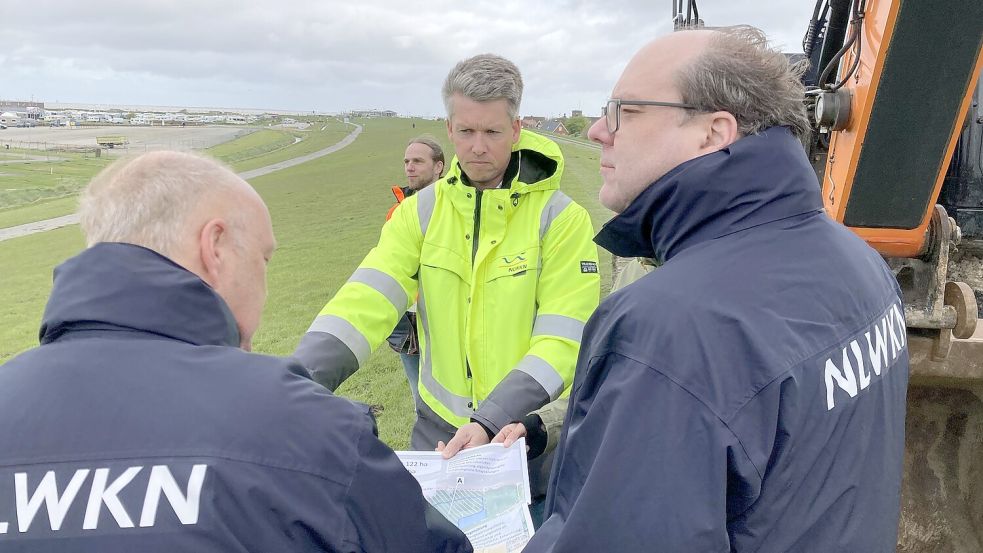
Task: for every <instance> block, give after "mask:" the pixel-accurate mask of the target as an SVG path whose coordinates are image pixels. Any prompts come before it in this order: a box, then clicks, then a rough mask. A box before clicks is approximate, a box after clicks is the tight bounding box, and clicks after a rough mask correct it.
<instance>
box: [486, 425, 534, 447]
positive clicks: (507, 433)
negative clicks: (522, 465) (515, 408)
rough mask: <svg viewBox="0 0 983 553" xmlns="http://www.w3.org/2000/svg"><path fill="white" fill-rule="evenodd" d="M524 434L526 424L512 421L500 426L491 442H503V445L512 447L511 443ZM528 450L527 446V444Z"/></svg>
mask: <svg viewBox="0 0 983 553" xmlns="http://www.w3.org/2000/svg"><path fill="white" fill-rule="evenodd" d="M525 435H526V426H525V425H524V424H522V423H521V422H513V423H512V424H506V425H505V426H504V427H502V431H501V432H499V433H498V435H497V436H495V438H493V439H492V443H504V444H505V447H512V444H514V443H515V442H516V440H518V439H519V438H522V437H523V436H525ZM526 449H527V450H528V449H529V447H528V446H527V447H526Z"/></svg>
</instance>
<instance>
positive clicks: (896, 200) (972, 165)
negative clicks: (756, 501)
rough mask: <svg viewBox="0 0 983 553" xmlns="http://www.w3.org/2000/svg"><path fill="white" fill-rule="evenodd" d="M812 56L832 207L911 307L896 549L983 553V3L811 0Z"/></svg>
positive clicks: (812, 94)
mask: <svg viewBox="0 0 983 553" xmlns="http://www.w3.org/2000/svg"><path fill="white" fill-rule="evenodd" d="M804 15H805V14H804ZM803 19H805V17H804V18H803ZM673 20H674V23H675V27H676V29H687V28H701V27H704V25H703V21H702V20H701V19H700V15H699V11H698V8H697V7H696V2H695V0H689V2H688V3H687V5H686V6H685V10H684V6H683V2H682V0H673ZM803 51H804V53H803V54H802V55H800V56H798V57H801V58H804V61H803V63H808V65H809V69H808V70H807V72H806V74H805V76H804V77H803V80H804V84H805V85H806V97H805V98H804V101H805V102H806V106H807V107H808V109H809V111H810V114H811V115H812V116H813V120H814V122H815V128H814V133H813V136H812V138H811V139H810V140H809V141H808V142H807V143H806V144H804V146H805V147H806V150H807V152H808V154H809V156H810V158H811V160H812V162H813V165H814V167H815V168H816V173H817V175H818V176H819V181H820V183H822V194H823V199H824V203H825V207H826V210H827V212H828V214H829V215H830V217H832V218H834V219H836V220H837V221H839V222H841V223H843V224H844V225H846V226H847V227H849V228H850V229H852V230H853V231H854V232H856V233H857V234H858V235H859V236H861V237H862V238H863V239H864V240H866V241H867V243H868V244H870V245H871V246H872V247H873V248H875V249H876V250H877V251H879V252H880V253H881V254H882V255H883V256H884V258H885V259H886V260H887V262H888V264H889V265H890V266H891V267H892V269H893V270H894V272H895V275H896V276H897V278H898V282H899V284H900V285H901V289H902V292H903V295H904V300H905V318H906V321H907V326H908V338H909V340H908V345H909V353H910V357H911V379H910V385H909V390H908V414H907V421H906V443H905V459H904V468H905V475H904V482H903V485H902V515H901V523H900V528H899V536H898V551H902V552H905V553H916V552H917V553H921V552H933V553H939V552H944V553H949V552H952V553H963V552H966V553H968V552H973V553H979V552H981V551H983V323H981V322H980V321H979V319H980V318H981V317H983V313H981V307H983V86H981V78H980V72H981V68H983V1H981V0H944V1H929V0H818V1H817V2H816V5H815V9H814V11H813V14H812V18H811V20H810V21H809V24H808V26H807V30H806V33H805V38H804V40H803ZM793 56H794V55H793ZM803 293H809V291H808V290H804V291H803Z"/></svg>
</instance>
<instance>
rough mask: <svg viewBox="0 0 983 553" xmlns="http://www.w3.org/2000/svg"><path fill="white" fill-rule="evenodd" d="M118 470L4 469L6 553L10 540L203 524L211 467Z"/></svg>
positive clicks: (0, 492) (0, 496) (0, 521)
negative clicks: (204, 502)
mask: <svg viewBox="0 0 983 553" xmlns="http://www.w3.org/2000/svg"><path fill="white" fill-rule="evenodd" d="M114 464H115V465H117V466H115V467H112V468H110V467H107V466H105V463H103V464H99V463H95V464H93V465H92V466H90V467H84V468H76V467H73V466H69V465H68V464H64V463H58V464H52V465H51V466H38V468H37V469H36V470H30V471H24V470H23V468H21V469H19V470H9V469H8V470H3V469H0V549H2V544H3V542H4V538H5V537H6V538H7V539H11V538H13V537H15V536H22V537H26V538H30V537H31V535H40V534H49V533H52V532H54V533H59V534H72V535H80V534H84V533H87V532H94V531H98V530H101V532H99V533H106V532H107V531H109V532H112V531H117V532H121V531H129V532H133V531H135V530H131V529H134V528H153V527H156V526H160V527H161V529H164V530H166V528H167V527H172V528H174V527H179V526H181V525H185V526H187V525H195V524H198V520H199V515H200V513H201V497H202V488H203V486H204V485H205V479H206V477H207V476H208V465H206V464H193V465H190V463H187V464H183V466H168V465H164V464H155V465H133V466H118V465H119V464H118V462H117V463H114ZM188 465H190V466H188ZM136 531H138V530H136Z"/></svg>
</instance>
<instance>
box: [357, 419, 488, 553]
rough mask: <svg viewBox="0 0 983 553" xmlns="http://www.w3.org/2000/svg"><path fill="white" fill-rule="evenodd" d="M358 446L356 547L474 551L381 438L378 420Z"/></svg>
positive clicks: (410, 552) (452, 552) (455, 552)
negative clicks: (376, 425) (428, 500)
mask: <svg viewBox="0 0 983 553" xmlns="http://www.w3.org/2000/svg"><path fill="white" fill-rule="evenodd" d="M367 426H368V425H367ZM358 449H359V463H358V465H357V467H356V468H355V475H354V477H353V479H352V484H351V487H350V489H349V491H348V498H347V510H348V516H349V518H350V520H351V522H352V524H353V526H354V527H355V532H356V534H357V536H358V543H357V544H352V545H353V546H355V551H365V552H376V551H379V552H385V551H405V552H407V553H415V552H420V553H423V552H428V553H429V552H440V553H471V552H472V548H471V544H470V542H468V539H467V537H465V535H464V533H463V532H461V531H460V530H459V529H458V528H457V527H456V526H454V525H453V524H451V523H450V522H448V521H447V519H446V518H444V516H443V515H441V514H440V513H439V512H437V510H436V509H434V508H433V507H431V506H430V504H429V503H427V500H426V499H425V498H424V497H423V492H422V491H421V490H420V485H419V484H418V483H417V481H416V480H415V479H414V478H413V476H411V475H410V473H409V472H407V471H406V469H405V468H404V467H403V464H402V463H401V462H400V461H399V458H398V457H396V454H395V453H393V451H392V450H391V449H389V447H388V446H386V445H385V444H384V443H382V441H380V440H379V438H377V437H376V434H375V428H374V425H371V429H369V428H367V429H366V430H365V431H364V432H363V433H362V435H361V436H360V438H359V446H358Z"/></svg>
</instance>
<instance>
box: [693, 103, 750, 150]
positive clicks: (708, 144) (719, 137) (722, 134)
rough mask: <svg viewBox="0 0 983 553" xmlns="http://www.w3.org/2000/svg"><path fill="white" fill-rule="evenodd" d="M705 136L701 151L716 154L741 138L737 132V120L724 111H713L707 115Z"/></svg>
mask: <svg viewBox="0 0 983 553" xmlns="http://www.w3.org/2000/svg"><path fill="white" fill-rule="evenodd" d="M708 117H709V118H710V120H709V122H708V123H707V126H706V127H705V128H706V136H705V137H704V141H703V145H702V149H703V150H704V151H706V152H716V151H718V150H723V149H724V148H726V147H728V146H730V145H731V144H733V143H734V142H737V140H738V139H739V138H740V137H741V135H740V132H739V131H738V130H737V119H736V118H735V117H734V115H733V114H731V113H729V112H726V111H715V112H713V113H710V114H708Z"/></svg>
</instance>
